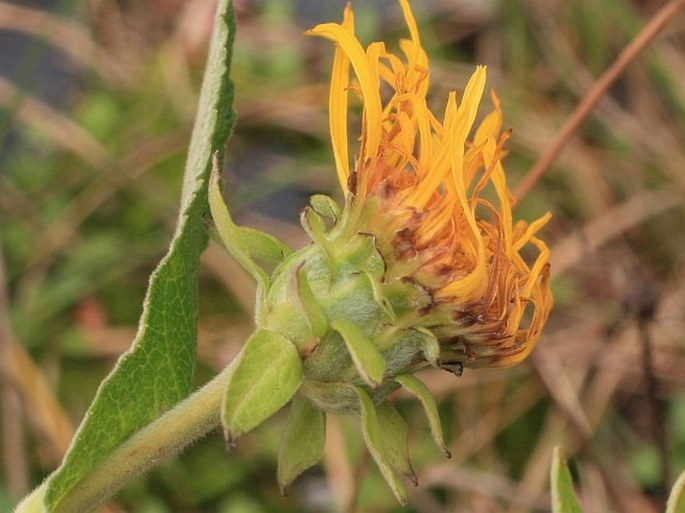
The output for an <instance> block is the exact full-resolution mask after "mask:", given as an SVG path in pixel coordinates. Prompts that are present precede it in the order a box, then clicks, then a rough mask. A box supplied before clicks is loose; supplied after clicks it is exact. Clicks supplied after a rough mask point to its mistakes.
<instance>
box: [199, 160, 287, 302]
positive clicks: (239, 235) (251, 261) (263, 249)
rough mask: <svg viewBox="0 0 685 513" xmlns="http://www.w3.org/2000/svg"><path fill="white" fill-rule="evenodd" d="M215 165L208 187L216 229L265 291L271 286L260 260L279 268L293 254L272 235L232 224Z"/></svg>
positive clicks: (234, 256) (236, 257)
mask: <svg viewBox="0 0 685 513" xmlns="http://www.w3.org/2000/svg"><path fill="white" fill-rule="evenodd" d="M213 162H214V165H213V171H212V176H211V180H210V183H209V206H210V209H211V212H212V219H213V220H214V225H215V226H216V229H217V232H218V233H219V237H221V241H222V242H223V244H224V246H225V247H226V249H227V250H228V252H229V253H231V255H232V256H233V258H235V259H236V261H237V262H238V263H239V264H240V265H241V266H243V268H244V269H245V270H247V271H248V272H249V273H250V274H251V275H252V277H253V278H254V279H255V280H256V281H257V282H258V283H259V284H260V285H261V287H262V290H264V289H266V288H267V286H268V283H269V277H268V275H267V273H266V272H265V271H264V269H262V268H261V267H260V266H259V264H258V263H257V260H261V261H263V262H264V263H267V264H270V265H276V264H279V263H280V262H282V261H283V259H284V258H285V257H286V256H288V255H290V254H291V253H292V250H291V249H290V248H289V247H288V246H286V245H285V244H284V243H282V242H281V241H279V240H278V239H277V238H276V237H273V236H272V235H269V234H267V233H264V232H260V231H259V230H255V229H254V228H249V227H246V226H238V225H236V224H235V223H234V222H233V218H232V217H231V214H230V213H229V211H228V208H227V207H226V204H225V203H224V200H223V197H222V196H221V189H220V187H219V169H218V162H217V159H214V160H213Z"/></svg>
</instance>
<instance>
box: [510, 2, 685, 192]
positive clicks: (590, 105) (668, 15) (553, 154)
mask: <svg viewBox="0 0 685 513" xmlns="http://www.w3.org/2000/svg"><path fill="white" fill-rule="evenodd" d="M683 7H685V0H671V1H670V2H668V3H667V4H666V5H665V6H664V7H662V8H661V9H660V10H659V11H658V12H657V13H656V14H655V15H654V17H653V18H652V19H651V20H650V21H649V23H647V25H645V27H644V28H643V29H642V31H641V32H640V33H639V34H638V35H637V36H636V37H635V39H633V41H631V42H630V44H629V45H628V46H626V47H625V49H624V50H623V51H622V52H621V54H620V55H619V56H618V57H617V59H616V61H614V63H613V64H612V65H611V66H610V67H609V69H607V70H606V71H605V72H604V74H603V75H602V76H601V77H600V79H599V80H598V81H597V82H596V83H595V85H594V87H593V88H592V89H591V90H590V91H589V92H588V93H587V95H586V96H585V97H584V98H583V100H582V101H581V102H580V104H579V105H578V106H577V107H576V109H575V110H574V111H573V113H572V114H571V115H570V116H569V117H568V119H567V120H566V122H565V123H564V126H563V127H562V129H561V130H560V132H559V135H558V136H557V138H556V140H555V141H554V143H553V144H552V145H551V146H550V148H549V149H548V150H547V151H546V152H545V153H544V154H543V155H541V156H540V158H538V160H537V162H536V163H535V164H534V165H533V167H532V168H531V169H530V171H529V172H528V174H527V175H526V177H525V178H524V179H523V181H522V182H521V183H520V184H519V185H518V187H517V188H516V190H515V192H514V196H515V198H516V200H517V201H520V200H521V199H522V198H523V197H525V196H526V195H527V194H528V193H529V192H530V191H531V190H532V189H533V187H535V185H536V184H537V183H538V182H539V181H540V179H541V178H542V176H543V175H544V174H545V172H546V171H547V169H548V168H549V166H550V165H551V164H552V163H553V162H554V161H555V160H556V158H557V157H558V156H559V154H560V153H561V150H563V148H564V146H566V144H567V143H568V141H569V139H570V138H571V136H572V135H573V133H574V132H575V131H576V130H577V129H578V127H579V126H580V124H581V123H582V122H583V121H584V120H585V119H586V118H587V116H588V115H589V114H590V112H592V109H594V107H595V106H596V105H597V103H598V102H599V100H600V99H601V98H602V96H604V94H605V93H606V92H607V90H608V89H609V87H610V86H611V85H612V84H613V83H614V82H615V81H616V79H617V78H618V77H619V76H621V74H622V73H623V72H624V71H625V69H626V67H627V66H628V65H629V64H630V63H631V62H632V61H633V60H634V59H635V57H637V55H638V54H639V53H640V52H641V51H642V50H643V49H644V48H645V47H646V46H647V45H648V44H649V43H650V42H651V41H652V40H653V39H654V37H655V36H656V35H657V34H658V33H659V32H660V31H661V29H663V27H664V26H665V25H666V23H668V22H669V21H670V20H671V19H672V17H673V16H674V15H675V14H676V13H677V12H678V11H679V10H680V9H682V8H683Z"/></svg>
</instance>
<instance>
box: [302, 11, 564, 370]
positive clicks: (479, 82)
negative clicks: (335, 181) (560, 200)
mask: <svg viewBox="0 0 685 513" xmlns="http://www.w3.org/2000/svg"><path fill="white" fill-rule="evenodd" d="M400 5H401V7H402V12H403V14H404V18H405V20H406V23H407V25H408V28H409V33H410V39H403V40H401V41H400V49H401V52H402V54H403V56H402V57H400V56H398V55H394V54H393V53H390V52H388V51H387V50H386V48H385V45H384V44H383V43H382V42H375V43H371V44H370V45H369V46H368V47H367V48H366V49H364V48H363V46H362V45H361V43H360V42H359V40H358V39H357V37H356V36H355V33H354V15H353V12H352V8H351V7H350V6H349V5H348V7H347V8H346V9H345V12H344V18H343V22H342V23H341V24H336V23H324V24H321V25H318V26H316V27H315V28H313V29H312V30H310V31H309V32H308V34H310V35H315V36H321V37H324V38H327V39H330V40H332V41H333V42H335V43H336V50H335V57H334V61H333V73H332V78H331V89H330V100H329V111H330V112H329V115H330V135H331V140H332V145H333V153H334V157H335V163H336V169H337V174H338V178H339V180H340V184H341V186H342V188H343V190H344V191H345V192H346V196H347V204H348V208H351V209H353V210H354V209H356V210H357V211H358V214H357V215H358V217H359V225H358V229H359V231H360V232H366V233H371V234H373V235H374V237H375V239H376V244H377V246H378V249H379V251H380V253H381V255H382V257H383V259H384V261H385V265H386V269H387V272H386V280H390V279H401V280H404V281H407V280H412V281H413V282H415V283H417V284H419V285H421V286H422V287H424V288H425V289H426V290H427V291H428V292H429V293H430V295H431V298H432V299H431V304H430V306H429V308H426V309H424V311H422V312H420V316H421V317H420V319H421V320H420V324H422V325H423V326H424V327H426V328H428V329H430V330H431V331H432V332H433V333H434V334H435V335H436V336H437V337H438V340H439V341H440V346H441V356H440V361H441V363H443V364H444V365H445V366H446V367H447V366H449V365H450V364H457V365H467V366H471V367H481V366H492V367H504V366H509V365H513V364H515V363H517V362H519V361H521V360H522V359H524V358H525V357H526V356H527V355H528V354H529V352H530V351H531V349H532V348H533V346H534V345H535V343H536V342H537V340H538V338H539V336H540V332H541V330H542V327H543V326H544V324H545V322H546V320H547V317H548V314H549V311H550V309H551V307H552V303H553V300H552V295H551V292H550V288H549V264H548V257H549V249H548V248H547V245H546V244H545V243H544V242H543V241H542V240H541V239H539V238H538V237H537V236H536V233H537V232H538V231H539V230H540V229H541V228H542V227H543V226H544V224H545V223H546V222H547V221H548V220H549V218H550V214H549V213H548V214H546V215H544V216H542V217H541V218H539V219H537V220H536V221H534V222H532V223H530V224H528V223H526V222H525V221H517V222H516V223H514V222H513V220H512V199H511V196H510V194H509V191H508V189H507V186H506V177H505V173H504V169H503V167H502V164H501V157H502V151H503V146H504V143H505V142H506V140H507V139H508V138H509V136H510V131H505V132H504V133H501V127H502V112H501V108H500V103H499V101H498V99H497V97H496V96H495V94H494V93H492V95H491V96H492V103H493V105H494V110H493V111H492V112H491V113H490V114H489V115H488V116H487V117H485V119H484V120H483V121H482V122H481V123H480V124H479V126H478V128H477V129H476V130H475V134H474V135H473V138H472V139H471V140H469V134H470V132H471V131H472V128H473V126H474V122H475V119H476V116H477V112H478V107H479V104H480V101H481V98H482V96H483V92H484V89H485V81H486V70H485V67H484V66H478V67H476V70H475V72H474V73H473V75H472V76H471V78H470V79H469V81H468V83H467V84H466V87H465V89H464V91H463V94H462V95H461V99H460V100H459V101H457V93H455V92H451V93H450V94H449V96H448V99H447V105H446V108H445V113H444V115H443V116H442V121H440V120H439V119H438V118H437V116H436V115H434V114H433V113H432V112H431V111H430V109H429V108H428V106H427V102H426V95H427V93H428V89H429V78H430V74H429V63H428V58H427V56H426V52H425V51H424V49H423V47H422V45H421V40H420V37H419V32H418V28H417V25H416V21H415V19H414V16H413V14H412V12H411V9H410V7H409V3H408V1H407V0H400ZM350 67H351V68H352V71H353V72H354V76H355V77H356V81H351V80H350ZM350 93H353V94H354V95H355V96H358V97H359V98H360V99H361V101H362V104H363V112H362V130H361V138H360V141H361V142H360V145H359V148H358V150H357V152H356V158H355V164H354V166H353V167H351V166H350V144H349V142H348V110H349V106H348V100H349V94H350ZM385 97H387V99H386V98H385ZM531 246H532V247H533V248H535V249H536V251H537V257H536V258H535V260H534V261H533V262H532V265H529V264H528V263H527V262H526V260H525V259H524V258H523V256H522V252H523V251H524V250H525V251H526V252H529V251H530V250H529V249H528V248H529V247H531Z"/></svg>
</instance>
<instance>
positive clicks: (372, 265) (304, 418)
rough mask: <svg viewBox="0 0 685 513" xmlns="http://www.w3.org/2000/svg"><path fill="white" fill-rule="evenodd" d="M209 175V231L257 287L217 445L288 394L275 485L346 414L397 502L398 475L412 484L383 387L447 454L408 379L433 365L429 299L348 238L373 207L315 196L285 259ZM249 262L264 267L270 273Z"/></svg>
mask: <svg viewBox="0 0 685 513" xmlns="http://www.w3.org/2000/svg"><path fill="white" fill-rule="evenodd" d="M217 173H218V171H217V170H215V173H214V174H215V176H214V177H213V179H212V181H211V189H210V192H209V200H210V206H211V210H212V215H213V217H214V220H215V223H216V225H217V226H216V227H217V232H218V234H219V236H220V237H221V239H222V240H223V242H224V244H225V246H226V248H227V249H228V250H229V252H231V254H232V255H233V256H234V257H235V258H236V260H237V261H238V262H240V263H241V264H242V265H243V266H244V267H245V268H246V269H247V270H248V271H249V272H250V273H251V274H252V275H253V277H254V278H255V279H256V280H257V282H258V284H259V288H258V297H257V305H258V308H257V313H256V319H255V323H256V331H255V333H254V334H253V335H252V337H251V338H250V339H249V340H248V342H247V343H246V344H245V346H244V347H243V350H242V351H241V353H240V355H239V356H238V358H237V361H236V362H235V370H234V372H233V373H232V375H231V378H230V379H229V381H228V383H227V388H226V393H225V396H224V401H223V409H222V423H223V426H224V430H225V433H226V436H227V438H228V440H229V441H230V442H231V443H232V442H233V441H234V440H235V439H236V438H237V437H239V436H240V435H242V434H244V433H245V432H247V431H249V430H250V429H252V428H254V427H256V426H257V425H258V424H260V423H261V422H262V421H263V420H265V419H266V418H267V417H269V416H270V415H271V414H273V413H275V412H276V411H277V410H279V409H280V408H281V407H282V406H283V405H284V404H285V403H287V402H288V401H289V400H290V399H291V398H294V403H293V406H292V409H291V413H290V416H289V419H288V426H287V428H286V430H285V432H284V434H283V439H282V441H281V448H280V452H279V462H278V469H279V470H278V480H279V483H280V486H281V488H282V489H286V488H287V487H288V486H289V485H290V483H291V482H292V481H293V480H294V479H295V478H296V477H297V476H298V475H299V474H300V473H301V472H303V471H304V470H306V469H307V468H309V467H310V466H312V465H314V464H316V463H317V462H318V461H319V459H320V458H321V453H322V451H323V443H324V437H325V429H324V414H325V413H329V412H341V413H351V414H354V415H357V416H358V417H359V418H360V421H361V428H362V432H363V435H364V440H365V442H366V444H367V446H368V448H369V452H370V453H371V455H372V456H373V458H374V460H375V461H376V463H377V464H378V466H379V468H380V470H381V473H382V475H383V477H384V478H385V479H386V481H387V482H388V484H389V485H390V487H391V489H392V490H393V492H394V494H395V495H396V497H397V498H398V500H399V501H400V502H402V503H404V502H406V497H405V492H404V487H403V485H402V482H401V481H400V479H399V478H398V475H404V476H407V477H409V478H410V479H411V480H412V481H413V482H416V477H415V476H414V473H413V471H412V469H411V464H410V463H409V456H408V452H407V440H406V438H407V434H406V433H407V428H406V425H405V423H404V421H403V420H402V418H401V416H400V415H399V413H398V412H397V411H396V410H395V408H394V407H393V406H392V404H391V403H389V402H387V401H386V399H387V397H388V396H389V395H390V394H391V393H392V392H393V391H395V390H397V389H398V388H399V387H400V386H402V387H404V388H406V389H407V390H408V391H409V392H410V393H411V394H412V395H414V396H416V397H417V398H418V399H419V400H420V402H421V403H422V405H423V407H424V411H425V412H426V414H427V416H428V419H429V426H430V429H431V433H432V435H433V438H434V440H435V442H436V444H437V446H438V447H439V449H440V450H441V451H443V452H444V453H445V454H446V455H449V452H448V451H447V449H446V448H445V445H444V443H443V440H442V429H441V427H440V421H439V418H438V413H437V408H436V406H435V402H434V400H433V398H432V397H431V395H430V393H429V392H428V389H427V388H426V387H425V385H423V383H421V381H419V380H418V379H417V378H415V377H413V376H411V374H412V373H413V372H415V371H416V370H418V369H421V368H423V367H426V366H428V365H433V366H438V357H439V355H440V346H439V344H438V341H437V339H436V338H435V336H434V335H433V334H432V332H431V331H430V330H429V329H427V326H430V325H431V324H432V323H437V322H438V321H439V319H436V318H435V317H434V316H432V315H428V314H426V313H425V312H426V311H427V307H428V306H429V305H430V302H431V297H430V294H429V293H428V292H427V291H426V290H424V289H423V288H422V287H420V286H418V285H417V284H415V283H413V282H412V281H406V280H403V278H402V273H401V272H397V269H388V268H387V266H386V263H385V262H384V260H383V258H382V256H381V254H380V253H379V251H378V249H377V244H376V240H375V238H374V237H373V236H371V235H369V234H368V233H363V232H361V231H359V229H358V226H360V225H362V226H363V225H364V223H365V222H368V221H367V220H366V219H364V218H365V217H366V216H369V215H372V213H373V204H371V205H365V206H364V207H363V208H362V207H359V206H352V205H351V204H347V205H346V207H345V209H343V210H342V213H341V211H340V209H339V208H338V206H337V205H336V204H335V202H334V201H333V200H331V199H330V198H328V197H326V196H321V195H318V196H315V197H314V198H313V199H312V202H311V207H308V208H306V209H305V210H304V212H303V213H302V224H303V226H304V228H305V230H306V231H307V233H308V234H309V235H310V236H311V238H312V243H311V244H310V245H309V246H307V247H305V248H303V249H301V250H299V251H297V252H294V253H290V252H289V250H287V248H285V247H284V246H283V244H282V243H280V242H278V241H276V240H275V239H273V238H272V237H270V236H267V235H265V234H262V233H260V232H256V231H254V230H248V229H245V228H242V227H237V226H236V225H235V224H234V223H233V221H232V219H231V217H230V215H228V210H227V208H226V206H225V205H224V203H223V200H222V199H221V194H220V191H219V186H218V180H217V177H216V175H217ZM279 260H280V261H279ZM260 263H264V264H268V265H272V266H273V265H274V264H276V266H275V268H274V269H273V271H272V272H271V274H270V276H269V275H268V274H267V272H266V271H265V268H264V267H262V266H261V265H260ZM420 312H424V313H423V314H422V313H420Z"/></svg>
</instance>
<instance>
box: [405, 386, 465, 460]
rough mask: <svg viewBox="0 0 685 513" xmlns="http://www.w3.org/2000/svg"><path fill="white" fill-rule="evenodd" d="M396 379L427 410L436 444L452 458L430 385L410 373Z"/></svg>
mask: <svg viewBox="0 0 685 513" xmlns="http://www.w3.org/2000/svg"><path fill="white" fill-rule="evenodd" d="M395 381H397V382H398V383H399V384H400V385H402V386H403V387H404V388H405V389H406V390H407V391H408V392H409V393H411V394H412V395H413V396H415V397H416V398H417V399H418V400H419V401H420V402H421V404H422V405H423V409H424V411H425V412H426V417H427V418H428V425H429V427H430V431H431V435H432V436H433V441H434V442H435V445H437V446H438V449H440V450H441V451H442V452H443V453H444V454H445V456H447V457H448V458H451V457H452V455H451V454H450V451H448V450H447V447H445V441H444V438H443V435H442V425H441V424H440V415H439V413H438V407H437V405H436V404H435V399H433V396H432V395H431V393H430V390H428V387H427V386H426V385H424V384H423V382H422V381H421V380H419V379H418V378H415V377H414V376H412V375H409V374H403V375H400V376H395Z"/></svg>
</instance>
